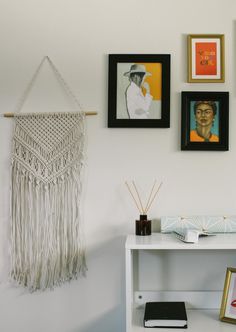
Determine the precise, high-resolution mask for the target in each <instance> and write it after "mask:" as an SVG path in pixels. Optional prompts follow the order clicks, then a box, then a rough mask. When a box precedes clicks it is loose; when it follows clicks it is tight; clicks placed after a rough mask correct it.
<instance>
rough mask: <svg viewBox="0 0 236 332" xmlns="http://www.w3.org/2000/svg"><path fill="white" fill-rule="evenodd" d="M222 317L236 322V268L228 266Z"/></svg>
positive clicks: (221, 311)
mask: <svg viewBox="0 0 236 332" xmlns="http://www.w3.org/2000/svg"><path fill="white" fill-rule="evenodd" d="M220 319H221V320H222V321H224V322H228V323H232V324H236V268H232V267H228V268H227V271H226V277H225V284H224V291H223V296H222V301H221V309H220Z"/></svg>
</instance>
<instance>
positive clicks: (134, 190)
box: [125, 180, 162, 215]
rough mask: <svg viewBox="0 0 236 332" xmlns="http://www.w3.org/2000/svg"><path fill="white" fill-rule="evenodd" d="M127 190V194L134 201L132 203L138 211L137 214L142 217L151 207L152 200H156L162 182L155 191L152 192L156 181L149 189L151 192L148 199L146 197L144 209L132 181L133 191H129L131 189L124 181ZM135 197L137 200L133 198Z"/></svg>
mask: <svg viewBox="0 0 236 332" xmlns="http://www.w3.org/2000/svg"><path fill="white" fill-rule="evenodd" d="M125 184H126V186H127V188H128V190H129V193H130V195H131V196H132V198H133V200H134V203H135V205H136V207H137V208H138V210H139V213H140V214H142V215H146V214H147V212H148V211H149V209H150V207H151V206H152V204H153V202H154V199H155V198H156V196H157V194H158V192H159V190H160V188H161V186H162V182H161V183H160V185H159V186H158V188H157V190H156V191H155V192H154V188H155V186H156V180H155V181H154V184H153V186H152V189H151V192H150V194H149V197H148V200H147V204H146V206H145V208H144V207H143V203H142V200H141V197H140V194H139V191H138V189H137V186H136V184H135V182H134V181H132V185H133V188H134V189H133V191H132V189H131V187H130V186H129V184H128V182H127V181H126V182H125ZM135 196H137V198H135Z"/></svg>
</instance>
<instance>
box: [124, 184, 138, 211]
mask: <svg viewBox="0 0 236 332" xmlns="http://www.w3.org/2000/svg"><path fill="white" fill-rule="evenodd" d="M125 184H126V186H127V188H128V190H129V192H130V195H131V196H132V197H133V200H134V203H135V205H136V206H137V208H138V210H139V213H140V214H142V210H141V209H140V207H139V205H138V203H137V201H136V199H135V197H134V194H133V193H132V191H131V189H130V186H129V184H128V182H127V181H126V182H125Z"/></svg>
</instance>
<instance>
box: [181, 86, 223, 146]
mask: <svg viewBox="0 0 236 332" xmlns="http://www.w3.org/2000/svg"><path fill="white" fill-rule="evenodd" d="M181 95H182V96H181V101H182V103H181V109H182V113H181V150H200V151H228V150H229V92H221V91H220V92H219V91H203V92H202V91H200V92H199V91H182V94H181ZM208 102H210V105H212V110H213V109H214V110H215V111H214V113H213V116H212V117H213V119H212V122H208V121H211V119H209V120H207V119H206V118H204V117H205V116H206V115H205V114H206V113H205V110H204V108H205V109H207V106H206V105H209V104H208ZM202 104H205V106H202ZM197 105H200V106H197ZM201 108H202V109H201ZM208 109H211V106H209V107H208ZM198 111H199V112H200V113H198V114H200V116H201V115H202V114H204V117H203V118H200V119H199V120H197V117H196V114H197V112H198ZM194 121H195V122H196V124H195V128H194V127H193V126H194V125H193V124H194ZM198 121H200V122H198ZM201 122H202V123H201ZM199 123H200V124H199ZM209 125H210V133H209V136H208V138H203V136H201V133H203V132H204V130H205V133H207V128H206V126H208V128H209ZM204 126H205V129H204V128H203V127H204ZM199 131H201V133H199ZM205 137H206V136H205Z"/></svg>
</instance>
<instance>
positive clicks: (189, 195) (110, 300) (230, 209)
mask: <svg viewBox="0 0 236 332" xmlns="http://www.w3.org/2000/svg"><path fill="white" fill-rule="evenodd" d="M235 13H236V2H235V0H224V1H223V0H208V1H205V0H198V1H193V0H177V1H176V0H165V1H162V0H146V1H143V0H119V1H115V0H97V1H92V0H21V1H14V0H0V41H1V43H0V50H1V51H0V108H1V112H10V111H12V110H14V108H15V106H16V104H17V102H18V100H19V98H20V96H21V93H22V92H23V90H24V88H25V86H26V83H27V82H28V80H29V78H30V77H31V75H32V73H33V71H34V70H35V68H36V66H37V65H38V64H39V62H40V61H41V59H42V57H43V56H44V55H49V56H50V57H51V58H52V59H53V61H54V62H55V64H56V65H57V67H58V68H59V69H60V71H61V73H62V75H63V76H64V78H65V79H66V81H67V82H68V84H69V85H70V86H71V88H72V90H73V91H74V93H75V94H76V96H77V97H78V98H79V100H80V102H81V103H82V104H83V105H84V108H85V109H87V110H94V111H97V112H98V115H97V116H96V117H89V118H88V119H87V134H88V142H87V151H86V152H87V160H86V177H85V181H84V199H83V205H82V209H83V220H84V228H85V236H86V243H87V262H88V274H87V278H84V279H83V278H82V279H79V280H78V281H74V282H71V283H70V284H66V285H64V286H62V287H61V288H58V289H55V290H54V291H51V292H50V291H49V292H43V293H36V294H27V293H24V292H22V291H21V290H19V289H15V288H13V287H12V286H10V285H5V284H2V285H1V286H0V331H1V332H41V331H45V332H49V331H50V332H92V331H97V332H110V331H112V332H123V331H124V313H125V310H124V305H125V302H124V294H125V285H124V243H125V236H126V234H128V233H133V232H134V220H135V218H137V217H138V213H137V211H136V209H135V206H134V204H133V202H132V201H131V199H130V196H129V194H128V192H127V189H126V188H125V185H124V181H125V180H126V179H135V180H136V181H137V183H139V184H140V185H141V186H143V187H145V186H147V187H148V186H150V185H151V184H152V181H153V180H154V179H155V178H157V180H158V181H161V180H162V181H163V183H164V184H163V187H162V189H161V192H160V195H159V198H158V200H157V201H156V203H155V204H154V205H153V207H152V209H151V211H150V218H152V219H156V220H158V219H159V218H160V216H161V215H167V214H168V215H175V214H182V215H194V214H216V215H217V214H235V200H236V176H235V164H236V156H235V152H236V146H235V141H236V137H235V136H236V134H235V133H236V113H235V106H236V87H235V83H236V78H235V75H236V67H235V58H236V42H235V30H236V24H235ZM191 33H192V34H194V33H204V34H205V33H207V34H210V33H219V34H225V43H226V83H225V84H187V83H186V59H187V56H186V35H187V34H191ZM109 53H127V54H128V53H147V54H148V53H150V54H151V53H153V54H158V53H169V54H171V57H172V60H171V62H172V63H171V127H170V128H169V129H158V128H157V129H122V128H121V129H108V128H107V77H108V56H107V55H108V54H109ZM46 71H47V70H44V73H45V72H46ZM46 75H47V73H46ZM39 81H40V80H39ZM41 82H43V84H42V85H43V90H40V89H35V90H34V91H33V92H32V97H31V100H30V101H28V102H27V103H26V105H25V111H28V110H33V111H35V110H41V109H43V110H45V109H46V108H47V105H49V108H50V109H53V110H54V109H57V108H58V109H60V110H61V109H64V108H66V106H65V105H67V102H68V100H67V98H65V97H61V96H59V94H58V89H56V88H52V86H51V81H50V80H49V79H43V78H41ZM41 87H42V86H41ZM45 89H46V90H45ZM183 90H191V91H195V90H200V91H201V90H204V91H229V92H230V150H229V151H228V152H191V151H189V152H188V151H186V152H181V151H180V112H181V111H180V92H181V91H183ZM48 91H50V93H48ZM43 93H45V94H43ZM42 96H45V99H42ZM52 96H53V98H52ZM55 96H57V97H58V99H57V104H54V100H55V98H54V97H55ZM11 134H12V121H11V120H9V119H3V118H1V119H0V151H1V154H0V188H1V191H0V234H1V239H2V241H1V249H0V254H1V257H2V258H1V259H0V268H1V275H2V279H3V278H4V275H6V271H7V259H6V256H7V255H6V254H7V249H6V241H5V240H4V239H6V235H7V230H8V228H7V226H8V225H9V220H8V218H9V211H8V203H9V164H10V140H11ZM154 226H155V227H158V221H156V225H154ZM220 257H221V259H225V258H222V256H220ZM148 259H150V262H152V259H153V258H152V257H151V258H148ZM174 259H175V256H174V257H173V260H174ZM200 260H201V259H200ZM190 261H191V257H186V262H190ZM206 264H207V263H206ZM213 265H214V270H215V271H218V270H217V268H216V266H217V261H216V260H213ZM235 265H236V264H235ZM224 272H225V271H224V268H223V270H222V269H221V270H220V272H219V274H220V276H219V277H220V280H221V281H222V278H223V277H222V276H223V274H224ZM186 278H190V279H191V276H189V274H187V276H186ZM141 281H142V280H141ZM151 282H152V284H154V280H153V279H152V280H151ZM144 284H145V282H144ZM214 285H216V287H219V283H217V282H216V283H215V284H214ZM144 288H147V285H144Z"/></svg>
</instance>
